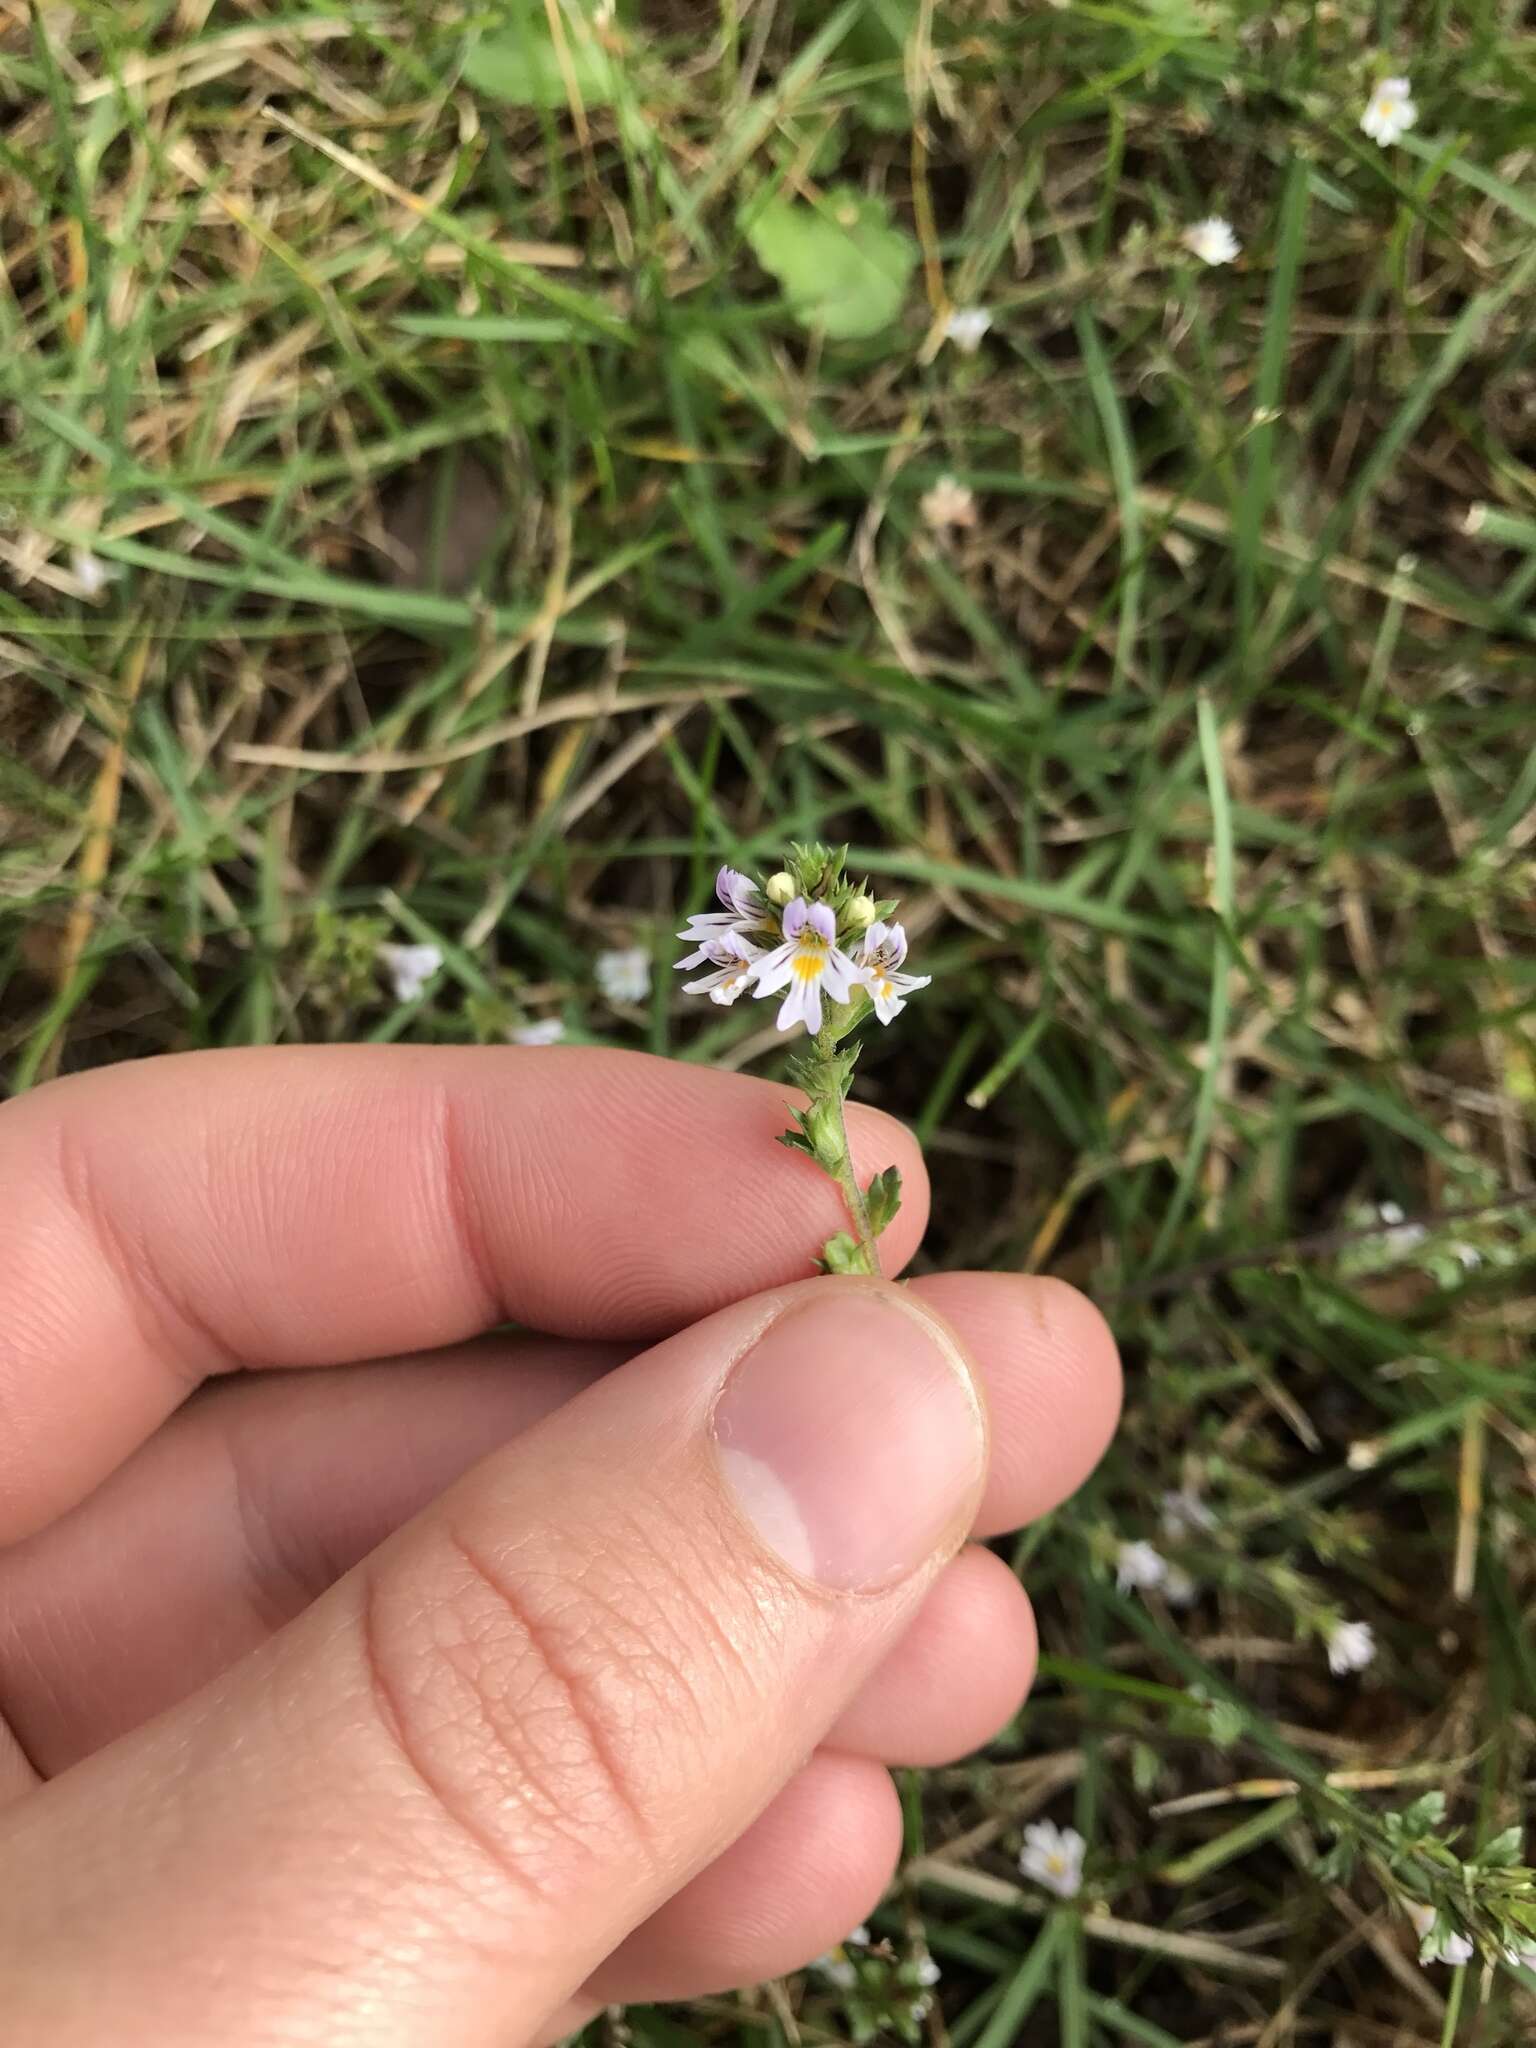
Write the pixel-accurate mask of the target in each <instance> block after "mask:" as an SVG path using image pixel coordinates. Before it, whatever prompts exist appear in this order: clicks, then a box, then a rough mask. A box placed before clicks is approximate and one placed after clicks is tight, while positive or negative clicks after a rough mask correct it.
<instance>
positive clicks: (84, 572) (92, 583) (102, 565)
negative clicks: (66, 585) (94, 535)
mask: <svg viewBox="0 0 1536 2048" xmlns="http://www.w3.org/2000/svg"><path fill="white" fill-rule="evenodd" d="M69 573H70V575H71V576H73V577H74V579H75V581H76V582H77V583H78V584H79V586H80V588H81V590H82V592H83V593H84V594H85V596H87V597H89V598H92V599H94V598H98V597H100V595H101V593H102V592H103V591H104V590H105V589H106V587H107V585H108V584H109V583H115V582H116V581H117V579H118V578H119V576H121V575H122V573H123V572H122V568H121V567H120V565H119V564H118V563H116V562H104V561H103V560H102V559H101V557H100V555H93V554H92V553H91V551H90V549H89V548H71V549H70V551H69Z"/></svg>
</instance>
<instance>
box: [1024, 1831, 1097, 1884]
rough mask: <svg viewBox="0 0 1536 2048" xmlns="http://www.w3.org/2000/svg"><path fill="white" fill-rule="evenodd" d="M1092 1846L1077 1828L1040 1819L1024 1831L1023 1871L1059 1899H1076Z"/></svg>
mask: <svg viewBox="0 0 1536 2048" xmlns="http://www.w3.org/2000/svg"><path fill="white" fill-rule="evenodd" d="M1087 1853H1088V1844H1087V1843H1086V1842H1085V1841H1084V1840H1083V1838H1082V1836H1081V1835H1080V1834H1079V1833H1078V1832H1077V1829H1076V1828H1059V1827H1057V1825H1056V1823H1055V1821H1053V1820H1037V1821H1035V1822H1034V1823H1033V1824H1032V1825H1031V1826H1029V1827H1027V1828H1026V1829H1025V1830H1024V1847H1023V1848H1022V1849H1021V1850H1020V1852H1019V1868H1020V1870H1021V1871H1023V1873H1024V1875H1025V1876H1026V1877H1030V1878H1033V1879H1034V1881H1035V1883H1036V1884H1039V1885H1044V1887H1045V1889H1046V1890H1047V1891H1048V1892H1054V1893H1055V1894H1056V1896H1057V1898H1058V1899H1075V1898H1076V1897H1077V1895H1078V1893H1079V1892H1080V1891H1081V1890H1082V1888H1083V1858H1084V1856H1085V1855H1086V1854H1087Z"/></svg>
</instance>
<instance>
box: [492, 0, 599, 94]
mask: <svg viewBox="0 0 1536 2048" xmlns="http://www.w3.org/2000/svg"><path fill="white" fill-rule="evenodd" d="M560 18H561V21H562V22H563V23H564V24H565V54H566V59H567V61H568V63H569V66H570V76H571V78H572V79H573V80H574V81H575V85H576V90H577V91H578V92H579V93H580V95H581V101H582V104H583V106H588V107H601V106H608V105H609V104H611V102H612V100H613V96H614V79H613V60H612V59H611V58H610V57H609V55H608V52H607V51H606V50H605V49H604V48H603V46H602V44H601V43H599V42H598V40H597V38H596V37H595V35H594V34H593V32H592V30H591V28H590V27H589V26H588V25H587V24H586V23H585V22H584V21H581V20H577V19H573V17H572V15H571V14H570V13H569V12H562V14H561V17H560ZM464 76H465V78H466V79H468V81H469V83H470V84H471V85H472V86H474V87H475V88H476V90H477V91H479V92H482V93H484V94H485V96H486V98H487V99H493V100H501V101H502V102H503V103H504V104H505V105H507V106H509V107H552V108H557V109H558V108H561V107H565V106H568V105H569V104H570V98H571V95H570V91H569V89H568V87H567V84H566V72H565V70H564V68H563V67H562V64H561V60H560V53H559V52H558V51H557V50H556V48H555V39H554V37H553V35H552V34H551V33H550V27H549V17H548V15H547V14H546V13H545V11H544V8H543V5H542V4H541V0H505V4H504V7H503V13H502V26H501V27H499V28H497V29H495V30H494V31H493V32H492V33H491V34H489V35H485V36H481V37H479V38H478V39H477V40H476V41H475V42H473V43H471V44H470V46H469V48H468V50H467V51H466V52H465V55H464Z"/></svg>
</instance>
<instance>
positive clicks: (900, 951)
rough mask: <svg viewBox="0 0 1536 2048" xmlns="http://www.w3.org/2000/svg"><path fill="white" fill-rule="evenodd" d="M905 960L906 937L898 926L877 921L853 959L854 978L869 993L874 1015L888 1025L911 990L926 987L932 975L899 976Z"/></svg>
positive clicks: (865, 936) (900, 1008)
mask: <svg viewBox="0 0 1536 2048" xmlns="http://www.w3.org/2000/svg"><path fill="white" fill-rule="evenodd" d="M906 957H907V935H906V933H905V931H903V929H902V928H901V926H900V925H899V924H882V923H881V922H880V920H879V919H878V918H877V919H876V920H875V922H874V923H873V924H872V925H871V926H870V928H869V930H868V931H867V932H866V933H865V934H864V938H863V941H862V943H861V945H860V947H859V950H858V952H857V954H856V955H855V956H854V965H855V969H856V975H855V978H856V979H857V980H858V981H859V982H861V983H862V984H863V986H864V987H865V988H867V989H868V990H869V999H870V1001H871V1002H872V1003H873V1004H874V1006H875V1015H876V1016H877V1017H878V1018H879V1019H880V1022H881V1023H882V1024H889V1023H890V1021H891V1019H892V1018H893V1017H899V1016H900V1015H901V1013H902V1011H903V1010H904V1009H905V1008H906V1007H907V997H908V996H909V995H910V994H911V993H912V991H913V990H914V989H917V988H926V987H927V986H928V984H929V982H930V981H932V979H933V976H932V975H931V974H902V973H900V972H899V971H898V970H899V969H900V967H901V963H902V961H903V960H905V959H906Z"/></svg>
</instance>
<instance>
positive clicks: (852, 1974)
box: [811, 1949, 859, 1991]
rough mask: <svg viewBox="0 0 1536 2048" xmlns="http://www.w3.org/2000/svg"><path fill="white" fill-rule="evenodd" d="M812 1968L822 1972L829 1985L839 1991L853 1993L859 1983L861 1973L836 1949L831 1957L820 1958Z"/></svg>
mask: <svg viewBox="0 0 1536 2048" xmlns="http://www.w3.org/2000/svg"><path fill="white" fill-rule="evenodd" d="M811 1968H812V1969H813V1970H820V1972H821V1974H822V1976H823V1977H825V1978H826V1980H827V1982H828V1983H829V1984H835V1985H836V1986H837V1988H838V1990H839V1991H851V1990H852V1989H853V1987H854V1985H855V1984H857V1983H858V1981H859V1973H858V1971H857V1970H855V1968H854V1967H853V1965H852V1963H850V1962H849V1960H848V1958H847V1957H846V1956H845V1955H839V1954H838V1952H837V1951H836V1950H835V1949H834V1950H833V1951H832V1953H831V1954H830V1955H825V1956H818V1957H817V1958H816V1960H815V1962H814V1963H812V1965H811Z"/></svg>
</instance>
